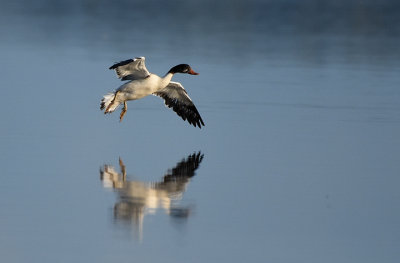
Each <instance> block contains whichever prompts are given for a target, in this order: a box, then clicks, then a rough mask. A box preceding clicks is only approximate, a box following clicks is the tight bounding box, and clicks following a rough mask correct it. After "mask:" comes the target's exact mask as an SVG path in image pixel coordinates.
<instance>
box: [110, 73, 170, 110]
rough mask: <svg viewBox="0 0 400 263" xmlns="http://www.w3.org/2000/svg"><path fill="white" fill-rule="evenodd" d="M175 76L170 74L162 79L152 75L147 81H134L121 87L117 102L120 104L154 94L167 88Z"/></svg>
mask: <svg viewBox="0 0 400 263" xmlns="http://www.w3.org/2000/svg"><path fill="white" fill-rule="evenodd" d="M172 76H173V74H171V73H168V74H167V75H165V77H163V78H160V77H159V76H157V75H155V74H150V76H149V77H147V78H145V79H138V80H132V81H129V82H127V83H125V84H124V85H121V86H120V87H119V88H118V89H117V90H116V93H118V95H117V98H116V100H118V101H120V103H122V102H124V101H127V100H138V99H141V98H143V97H146V96H148V95H151V94H152V93H154V92H156V91H159V90H161V89H163V88H165V87H166V86H167V85H168V84H169V82H170V81H171V79H172Z"/></svg>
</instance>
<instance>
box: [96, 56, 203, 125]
mask: <svg viewBox="0 0 400 263" xmlns="http://www.w3.org/2000/svg"><path fill="white" fill-rule="evenodd" d="M109 69H112V70H115V72H116V73H117V77H118V78H120V79H121V80H122V81H128V82H126V83H124V84H123V85H121V86H120V87H119V88H118V89H116V91H115V92H112V93H108V94H106V95H104V96H103V99H102V100H101V103H100V109H101V110H104V114H107V113H111V112H113V111H115V110H116V109H117V108H118V106H119V105H120V104H124V107H123V108H122V111H121V114H120V122H121V121H122V119H123V117H124V115H125V113H126V111H127V110H128V106H127V103H126V102H127V101H128V100H138V99H141V98H143V97H146V96H148V95H155V96H159V97H161V98H162V99H164V102H165V105H166V106H167V107H169V108H172V110H173V111H175V112H176V113H177V114H178V115H179V116H180V117H181V118H182V119H183V120H187V121H188V122H189V123H190V124H192V125H193V126H195V127H196V126H197V127H199V128H201V127H202V126H204V121H203V119H202V118H201V116H200V113H199V112H198V111H197V109H196V106H195V105H194V103H193V102H192V100H191V99H190V97H189V96H188V94H187V92H186V90H185V89H184V88H183V86H182V85H181V84H180V83H179V82H173V81H171V79H172V77H173V75H174V74H175V73H186V74H191V75H198V74H199V73H196V72H194V71H193V69H192V68H191V67H190V66H189V65H187V64H179V65H177V66H175V67H172V68H171V69H170V70H169V71H168V72H167V74H165V76H164V77H159V76H157V75H156V74H153V73H150V72H149V71H148V70H147V68H146V66H145V58H144V57H137V58H134V59H128V60H125V61H121V62H119V63H116V64H114V65H112V66H111V67H110V68H109Z"/></svg>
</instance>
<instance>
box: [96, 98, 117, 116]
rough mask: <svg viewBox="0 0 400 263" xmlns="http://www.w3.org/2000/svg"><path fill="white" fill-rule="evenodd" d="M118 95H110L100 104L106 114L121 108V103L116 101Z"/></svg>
mask: <svg viewBox="0 0 400 263" xmlns="http://www.w3.org/2000/svg"><path fill="white" fill-rule="evenodd" d="M115 96H116V93H108V94H106V95H104V96H103V99H102V100H101V103H100V110H104V114H106V113H111V112H113V111H115V109H116V108H117V107H118V106H119V104H120V102H118V101H117V100H116V99H115Z"/></svg>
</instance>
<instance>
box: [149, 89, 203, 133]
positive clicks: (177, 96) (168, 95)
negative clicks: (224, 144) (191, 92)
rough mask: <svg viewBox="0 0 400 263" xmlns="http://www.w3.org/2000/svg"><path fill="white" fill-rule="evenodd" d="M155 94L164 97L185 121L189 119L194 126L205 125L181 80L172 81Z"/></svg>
mask: <svg viewBox="0 0 400 263" xmlns="http://www.w3.org/2000/svg"><path fill="white" fill-rule="evenodd" d="M153 95H156V96H159V97H161V98H163V99H164V101H165V105H166V106H167V107H169V108H172V109H173V110H174V111H175V112H176V113H177V114H178V115H179V116H180V117H181V118H182V119H183V120H184V121H185V120H187V121H188V122H189V123H190V124H192V125H193V126H194V127H196V126H198V127H199V128H201V125H203V126H204V122H203V120H202V118H201V116H200V113H199V112H198V111H197V109H196V107H195V106H194V104H193V102H192V100H191V99H190V97H189V96H188V95H187V92H186V90H185V89H184V88H183V86H182V85H181V84H180V83H179V82H173V81H171V82H170V83H169V84H168V85H167V86H166V87H165V88H163V89H161V90H159V91H157V92H154V93H153Z"/></svg>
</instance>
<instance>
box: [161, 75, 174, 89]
mask: <svg viewBox="0 0 400 263" xmlns="http://www.w3.org/2000/svg"><path fill="white" fill-rule="evenodd" d="M173 76H174V74H172V73H169V72H168V73H167V74H165V76H164V77H162V78H161V81H162V86H164V87H166V86H167V85H168V84H169V82H170V81H171V79H172V77H173Z"/></svg>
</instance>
